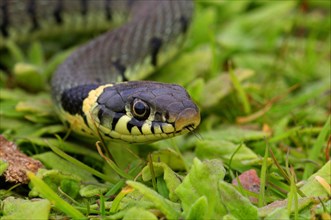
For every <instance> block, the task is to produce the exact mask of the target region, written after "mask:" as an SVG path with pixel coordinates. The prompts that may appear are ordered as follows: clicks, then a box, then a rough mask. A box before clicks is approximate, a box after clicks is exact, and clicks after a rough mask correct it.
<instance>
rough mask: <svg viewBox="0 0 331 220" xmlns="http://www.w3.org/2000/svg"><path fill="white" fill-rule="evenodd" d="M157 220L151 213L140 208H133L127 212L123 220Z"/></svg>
mask: <svg viewBox="0 0 331 220" xmlns="http://www.w3.org/2000/svg"><path fill="white" fill-rule="evenodd" d="M130 219H132V220H136V219H137V220H157V219H158V218H157V217H156V216H155V215H154V214H152V213H151V212H149V211H147V210H145V209H142V208H139V207H133V208H131V209H129V210H127V211H126V213H125V215H124V217H123V220H130Z"/></svg>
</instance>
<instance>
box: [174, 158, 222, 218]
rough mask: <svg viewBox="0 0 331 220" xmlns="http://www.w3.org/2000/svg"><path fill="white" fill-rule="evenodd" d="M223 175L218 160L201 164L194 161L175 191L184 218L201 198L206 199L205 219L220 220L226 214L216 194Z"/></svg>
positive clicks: (196, 160) (220, 163) (198, 161)
mask: <svg viewBox="0 0 331 220" xmlns="http://www.w3.org/2000/svg"><path fill="white" fill-rule="evenodd" d="M224 175H225V170H224V167H223V164H222V162H221V161H220V160H216V159H214V160H206V161H203V162H201V161H200V160H198V159H194V163H193V165H192V167H191V170H190V171H189V173H188V175H187V176H186V177H185V178H184V180H183V182H182V184H180V185H179V186H178V188H177V189H176V191H175V192H176V194H177V195H178V197H179V198H180V200H181V203H182V207H183V210H184V216H185V218H186V217H187V216H188V214H189V213H190V210H191V209H192V205H193V204H194V203H195V202H196V201H197V200H199V199H200V198H201V197H202V196H205V197H206V199H207V203H208V208H207V212H206V215H205V217H204V218H205V219H220V218H221V217H222V216H224V215H225V214H226V213H227V211H226V209H225V208H224V206H223V205H222V204H221V203H220V195H219V193H218V182H219V181H220V180H222V179H223V178H224ZM197 208H198V207H197Z"/></svg>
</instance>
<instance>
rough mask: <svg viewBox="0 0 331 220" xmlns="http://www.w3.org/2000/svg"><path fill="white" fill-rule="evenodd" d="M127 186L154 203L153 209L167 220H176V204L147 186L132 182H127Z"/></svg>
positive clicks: (177, 213) (177, 211) (177, 212)
mask: <svg viewBox="0 0 331 220" xmlns="http://www.w3.org/2000/svg"><path fill="white" fill-rule="evenodd" d="M127 184H128V185H129V186H131V187H132V188H134V189H135V190H138V191H139V192H140V193H141V194H142V195H143V196H144V197H146V198H147V199H148V200H150V201H151V202H153V203H154V205H155V208H157V209H159V210H160V211H161V212H162V213H163V214H164V215H165V216H166V218H168V219H178V218H179V215H180V212H179V210H178V206H177V205H176V203H173V202H171V201H169V200H167V199H165V198H164V197H162V196H161V195H159V194H158V193H157V192H155V191H154V190H152V189H150V188H148V187H147V186H145V185H143V184H141V183H139V182H134V181H127Z"/></svg>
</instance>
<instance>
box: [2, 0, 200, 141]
mask: <svg viewBox="0 0 331 220" xmlns="http://www.w3.org/2000/svg"><path fill="white" fill-rule="evenodd" d="M49 1H52V2H55V6H56V7H54V11H53V15H54V18H55V20H57V21H59V20H60V21H61V10H64V8H65V3H66V1H61V0H49ZM93 1H95V2H96V0H93ZM93 1H90V2H88V1H87V0H81V1H80V2H81V4H85V10H87V6H88V5H89V4H90V5H91V4H94V2H93ZM100 1H101V0H100ZM100 1H99V2H100ZM103 1H104V2H105V5H104V9H106V11H107V12H108V13H109V12H110V10H111V9H112V4H111V2H112V1H114V0H103ZM10 2H11V0H5V3H4V4H3V5H2V6H1V10H2V12H3V16H2V17H3V20H2V24H1V31H2V33H3V35H8V33H9V30H10V29H9V27H10V24H11V23H10V20H9V19H7V20H6V19H5V15H8V14H9V13H8V12H9V10H10ZM39 2H43V1H41V0H40V1H37V0H27V1H26V4H27V9H28V10H29V14H30V18H31V23H32V27H37V26H38V23H37V20H36V18H37V17H38V16H37V10H36V8H37V6H36V5H38V4H37V3H39ZM114 2H116V1H114ZM123 2H124V1H122V3H123ZM114 5H115V4H114ZM124 5H125V7H127V8H128V9H129V11H130V13H129V17H130V19H129V21H128V22H127V23H126V24H125V25H123V26H121V27H119V28H117V29H115V30H111V31H109V32H107V33H105V34H102V35H101V36H99V37H97V38H95V39H93V40H91V41H89V42H88V43H87V44H85V45H83V46H81V47H79V48H78V49H77V50H76V51H74V52H73V53H72V54H71V55H70V56H69V58H67V59H66V60H65V61H64V63H62V64H61V65H60V67H59V68H58V70H57V71H56V72H55V74H54V76H53V78H52V82H51V84H52V95H53V98H54V101H55V103H56V105H57V106H58V109H59V112H60V116H61V118H62V119H63V120H65V121H67V122H68V123H69V124H70V126H71V129H73V130H74V131H75V132H77V133H79V134H83V135H88V136H95V135H96V134H97V133H98V134H101V135H102V136H103V137H105V138H110V139H116V140H123V141H127V142H132V143H133V142H149V141H155V140H160V139H164V138H168V137H172V136H175V135H178V134H183V133H187V132H189V131H191V130H193V129H195V128H196V127H197V126H198V124H199V123H200V113H199V109H198V107H197V106H196V105H195V104H194V102H193V101H192V100H191V98H190V96H189V95H188V93H187V92H186V91H185V89H184V88H183V87H181V86H179V85H175V84H165V83H159V82H151V81H134V80H136V79H138V78H139V77H140V75H142V74H144V73H146V72H151V71H153V70H154V69H155V68H156V67H158V66H160V65H162V64H163V63H165V62H166V61H167V60H168V59H169V57H171V56H173V55H174V51H175V48H176V47H178V44H179V42H180V41H182V38H183V35H184V34H185V32H186V30H187V28H188V25H189V24H190V21H191V17H192V11H193V3H192V2H191V1H188V0H146V1H140V0H139V1H132V0H131V1H130V0H128V2H126V3H125V4H124ZM106 6H107V7H106ZM114 7H115V6H114ZM114 9H115V8H114ZM114 9H113V10H114ZM59 23H60V22H59Z"/></svg>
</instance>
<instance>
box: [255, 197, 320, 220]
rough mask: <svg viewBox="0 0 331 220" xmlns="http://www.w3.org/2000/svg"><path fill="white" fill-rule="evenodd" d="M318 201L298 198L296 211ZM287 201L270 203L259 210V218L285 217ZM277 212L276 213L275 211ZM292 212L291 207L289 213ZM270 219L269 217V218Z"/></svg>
mask: <svg viewBox="0 0 331 220" xmlns="http://www.w3.org/2000/svg"><path fill="white" fill-rule="evenodd" d="M317 202H318V200H317V199H316V198H313V197H305V198H299V200H298V209H299V211H300V210H302V209H304V208H305V207H307V206H309V205H310V204H311V203H317ZM287 205H288V202H287V199H285V200H280V201H275V202H273V203H270V204H268V205H266V206H264V207H261V208H259V216H260V217H261V218H264V217H266V216H278V215H281V216H283V215H285V213H288V212H287ZM276 210H278V211H276ZM293 211H294V206H292V209H291V212H293ZM270 219H271V217H270Z"/></svg>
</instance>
